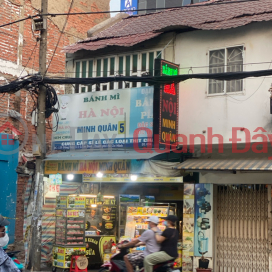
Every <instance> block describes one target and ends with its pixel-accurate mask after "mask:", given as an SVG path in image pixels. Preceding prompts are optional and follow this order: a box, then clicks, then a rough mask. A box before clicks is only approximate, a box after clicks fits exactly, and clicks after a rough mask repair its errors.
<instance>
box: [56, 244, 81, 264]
mask: <svg viewBox="0 0 272 272" xmlns="http://www.w3.org/2000/svg"><path fill="white" fill-rule="evenodd" d="M76 250H80V251H85V252H86V248H85V247H75V248H72V247H70V248H65V247H53V266H55V267H59V268H66V269H67V268H70V265H71V253H72V252H73V251H76Z"/></svg>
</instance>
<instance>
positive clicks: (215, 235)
mask: <svg viewBox="0 0 272 272" xmlns="http://www.w3.org/2000/svg"><path fill="white" fill-rule="evenodd" d="M270 12H271V7H270V3H269V1H267V0H261V1H258V3H257V2H256V3H254V1H244V2H240V1H231V2H229V1H218V2H217V1H213V4H210V3H209V4H205V3H203V4H202V5H201V7H200V6H197V7H195V6H192V7H186V8H176V9H171V10H166V11H161V12H157V13H154V14H146V15H141V16H139V15H138V16H131V17H128V18H124V19H122V20H121V21H118V22H116V23H115V24H113V25H110V26H108V27H107V28H106V29H103V30H102V31H101V32H100V33H98V34H96V35H94V36H92V37H90V38H89V39H88V40H86V41H83V42H80V43H77V44H75V45H71V46H69V47H67V48H65V51H66V53H67V72H68V73H72V72H74V73H75V75H76V77H88V76H90V77H94V76H116V75H119V76H122V75H126V76H129V75H138V76H144V75H146V73H148V75H153V74H154V66H152V61H153V60H154V59H155V58H163V59H165V60H167V61H170V62H173V63H177V64H179V65H180V74H203V73H207V74H210V73H228V72H254V71H259V70H267V69H270V68H271V67H270V65H271V61H270V59H271V56H270V55H271V52H270V51H271V50H270V49H269V44H270V36H271V35H270V29H271V20H272V17H271V15H270ZM95 71H96V72H95ZM103 73H104V74H103ZM81 74H83V76H81ZM133 84H134V85H132V83H129V82H121V83H118V82H115V83H112V84H104V85H103V86H80V85H79V86H77V87H76V88H75V89H72V88H68V89H67V92H68V93H71V92H87V91H90V92H91V91H103V90H108V89H116V88H124V87H126V86H127V87H136V86H137V87H138V86H141V85H142V83H133ZM270 87H271V82H270V77H269V76H268V77H246V78H244V79H237V80H235V79H233V80H230V81H216V80H204V79H190V80H187V81H184V82H181V83H179V90H180V91H179V108H178V110H179V124H178V128H179V130H178V133H179V135H178V142H179V145H180V147H181V148H183V150H182V151H183V152H184V153H186V152H187V151H190V152H191V153H192V154H193V158H191V159H188V160H186V161H184V162H183V163H181V164H180V165H179V166H178V167H177V168H178V169H180V170H182V171H184V172H193V173H198V174H199V182H200V184H209V186H210V187H211V188H212V194H210V199H212V202H213V208H212V209H213V210H212V211H213V212H212V213H213V216H212V219H211V225H212V228H210V229H212V242H210V249H211V250H210V252H209V253H208V254H207V257H208V258H209V259H210V267H213V269H214V270H215V271H250V270H251V269H253V270H254V271H270V270H271V265H272V256H271V213H270V212H271V179H270V177H271V169H272V168H271V161H270V157H269V154H270V152H271V145H270V140H271V118H272V117H271V112H270V105H271V104H270V103H271V102H270V95H271V92H270V91H271V89H270ZM181 156H182V155H181ZM196 188H198V187H196ZM203 194H204V193H203ZM205 194H206V193H205ZM207 194H208V193H207ZM201 201H202V200H201ZM201 201H200V202H197V201H196V202H195V203H196V204H194V205H199V203H201ZM202 204H203V203H202ZM195 216H196V214H195ZM198 216H200V219H201V216H202V217H203V216H204V217H205V214H204V213H203V215H199V214H198ZM189 217H190V216H189ZM192 225H193V226H192V228H196V227H195V226H196V225H198V222H197V221H194V222H193V224H192ZM199 226H202V227H203V229H202V230H206V229H205V228H207V229H208V228H209V227H210V226H207V225H205V226H204V225H203V220H202V223H199ZM202 233H203V235H202ZM198 234H201V235H202V236H201V237H199V236H198V237H196V236H194V234H193V233H192V234H191V236H190V235H189V236H188V235H187V236H186V237H189V239H188V240H192V239H190V237H191V238H192V237H196V238H199V241H204V240H205V241H207V239H206V238H205V235H204V234H205V231H200V232H199V233H198ZM199 241H198V240H197V239H195V241H194V243H195V244H197V243H200V242H199ZM184 243H185V241H184ZM193 246H194V245H193V244H192V247H193ZM196 251H197V250H194V249H192V250H190V249H188V250H184V252H183V253H184V260H185V259H186V258H187V257H188V258H189V259H190V260H191V263H192V265H188V264H187V263H186V262H184V269H183V271H193V270H194V271H195V268H197V267H198V259H199V252H197V254H196ZM188 258H187V259H188ZM245 269H246V270H245Z"/></svg>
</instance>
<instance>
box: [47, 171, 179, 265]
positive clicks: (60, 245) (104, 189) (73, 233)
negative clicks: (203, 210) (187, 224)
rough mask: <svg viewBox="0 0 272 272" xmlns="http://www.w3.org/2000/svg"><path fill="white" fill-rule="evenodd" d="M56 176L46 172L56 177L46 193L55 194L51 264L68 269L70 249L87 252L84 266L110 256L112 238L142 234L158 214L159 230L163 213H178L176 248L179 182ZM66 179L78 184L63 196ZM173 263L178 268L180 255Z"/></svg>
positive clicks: (113, 245) (112, 244) (114, 248)
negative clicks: (95, 179)
mask: <svg viewBox="0 0 272 272" xmlns="http://www.w3.org/2000/svg"><path fill="white" fill-rule="evenodd" d="M60 175H61V174H58V175H50V177H49V179H52V178H56V179H57V178H61V180H62V181H61V184H62V185H60V189H59V190H58V189H57V190H56V191H58V192H51V191H50V190H49V191H47V193H46V196H47V197H55V198H56V224H55V243H54V247H53V266H55V267H60V268H68V267H69V265H70V261H71V254H72V251H74V250H82V251H86V256H87V258H88V261H89V267H92V266H93V265H101V264H102V263H104V262H106V261H109V259H110V257H111V255H112V254H113V253H114V252H115V250H116V246H115V245H116V243H117V242H118V241H119V240H120V239H128V240H130V239H133V238H137V237H138V236H139V235H141V233H142V232H144V231H145V230H146V229H147V228H148V225H147V223H146V222H145V219H147V218H148V217H149V216H151V215H156V216H158V217H159V218H160V223H159V225H158V227H159V228H161V230H163V228H164V226H163V221H164V218H165V217H166V216H167V215H169V214H174V215H176V216H177V217H178V219H179V222H178V223H177V225H176V227H177V229H178V230H179V233H180V244H179V245H180V250H181V244H182V242H181V241H182V216H183V183H168V182H167V183H163V182H162V183H150V182H148V183H144V182H141V183H139V182H137V181H132V182H115V183H114V182H83V177H82V175H81V174H75V175H74V174H65V175H61V177H60ZM56 176H59V177H56ZM98 181H99V179H98ZM55 183H56V184H57V183H58V181H56V182H55ZM59 183H60V182H59ZM65 184H66V186H68V185H67V184H73V186H75V185H77V186H76V188H77V189H76V190H75V191H74V193H72V194H68V195H63V193H62V192H61V187H62V186H63V185H65ZM71 186H72V185H71ZM53 193H55V195H54V194H53ZM135 250H143V248H136V249H135ZM180 255H181V253H180ZM176 263H177V267H180V266H181V258H180V259H179V260H177V261H176Z"/></svg>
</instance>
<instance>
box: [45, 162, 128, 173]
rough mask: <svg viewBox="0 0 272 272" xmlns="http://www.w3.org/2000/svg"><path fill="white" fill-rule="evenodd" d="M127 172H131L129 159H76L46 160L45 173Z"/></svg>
mask: <svg viewBox="0 0 272 272" xmlns="http://www.w3.org/2000/svg"><path fill="white" fill-rule="evenodd" d="M97 172H102V173H104V174H114V173H116V174H128V173H130V172H131V161H130V160H112V161H111V160H109V161H95V160H78V161H46V162H45V174H57V173H59V174H67V173H73V174H84V173H86V174H96V173H97Z"/></svg>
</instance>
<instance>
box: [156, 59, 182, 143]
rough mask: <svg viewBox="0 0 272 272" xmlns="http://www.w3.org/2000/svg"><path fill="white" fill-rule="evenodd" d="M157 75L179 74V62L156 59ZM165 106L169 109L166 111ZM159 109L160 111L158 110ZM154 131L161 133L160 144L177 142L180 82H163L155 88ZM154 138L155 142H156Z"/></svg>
mask: <svg viewBox="0 0 272 272" xmlns="http://www.w3.org/2000/svg"><path fill="white" fill-rule="evenodd" d="M154 66H155V76H170V75H178V74H179V64H176V63H173V62H170V61H167V60H164V59H155V65H154ZM164 108H165V109H167V111H164ZM157 109H159V112H158V110H157ZM153 116H154V121H153V124H154V126H153V132H154V135H155V134H159V139H158V140H159V144H163V145H171V144H175V143H176V141H177V135H178V118H179V83H172V84H163V85H159V86H155V88H154V114H153ZM155 140H157V139H154V143H155Z"/></svg>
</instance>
